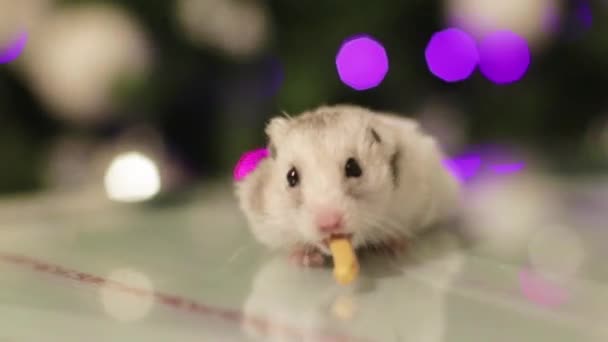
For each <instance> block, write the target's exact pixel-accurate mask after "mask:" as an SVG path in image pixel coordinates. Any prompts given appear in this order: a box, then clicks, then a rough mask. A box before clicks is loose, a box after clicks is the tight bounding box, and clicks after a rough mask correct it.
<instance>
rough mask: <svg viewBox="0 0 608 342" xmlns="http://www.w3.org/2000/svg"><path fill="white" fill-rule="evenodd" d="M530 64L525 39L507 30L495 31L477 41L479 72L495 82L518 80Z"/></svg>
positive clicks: (504, 82) (506, 82)
mask: <svg viewBox="0 0 608 342" xmlns="http://www.w3.org/2000/svg"><path fill="white" fill-rule="evenodd" d="M529 65H530V48H529V47H528V43H527V42H526V40H525V39H524V38H523V37H521V36H519V35H518V34H516V33H514V32H511V31H508V30H500V31H495V32H493V33H491V34H489V35H487V36H486V37H484V38H483V39H482V40H481V41H480V42H479V68H480V71H481V73H482V74H483V75H484V76H485V77H486V78H488V79H489V80H490V81H492V82H494V83H496V84H509V83H513V82H516V81H518V80H520V79H521V78H522V77H523V76H524V74H525V73H526V71H527V70H528V67H529Z"/></svg>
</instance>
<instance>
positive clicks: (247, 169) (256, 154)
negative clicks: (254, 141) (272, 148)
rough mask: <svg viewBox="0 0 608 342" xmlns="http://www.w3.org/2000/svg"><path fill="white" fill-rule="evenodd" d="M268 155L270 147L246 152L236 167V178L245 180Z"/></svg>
mask: <svg viewBox="0 0 608 342" xmlns="http://www.w3.org/2000/svg"><path fill="white" fill-rule="evenodd" d="M266 157H268V149H266V148H259V149H256V150H253V151H248V152H245V153H244V154H243V155H242V156H241V159H239V161H238V162H237V163H236V166H235V167H234V171H233V177H234V180H236V181H240V180H243V179H244V178H245V177H247V175H248V174H250V173H251V172H252V171H253V170H255V168H256V167H257V166H258V164H259V162H260V161H261V160H262V159H264V158H266Z"/></svg>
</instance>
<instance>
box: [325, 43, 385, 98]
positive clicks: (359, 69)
mask: <svg viewBox="0 0 608 342" xmlns="http://www.w3.org/2000/svg"><path fill="white" fill-rule="evenodd" d="M336 67H337V70H338V75H339V76H340V80H341V81H342V82H343V83H344V84H346V85H348V86H349V87H351V88H353V89H355V90H359V91H361V90H367V89H371V88H374V87H377V86H378V85H380V83H382V81H383V80H384V78H385V77H386V74H387V73H388V69H389V61H388V55H387V54H386V50H385V49H384V47H383V46H382V44H381V43H380V42H378V41H377V40H376V39H374V38H373V37H371V36H368V35H359V36H356V37H351V38H349V39H347V40H346V41H345V42H344V43H343V44H342V46H341V47H340V49H339V51H338V54H337V56H336Z"/></svg>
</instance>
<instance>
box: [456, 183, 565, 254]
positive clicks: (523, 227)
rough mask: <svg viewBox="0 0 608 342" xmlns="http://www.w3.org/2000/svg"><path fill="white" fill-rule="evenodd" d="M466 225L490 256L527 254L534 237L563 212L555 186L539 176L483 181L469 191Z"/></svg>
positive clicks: (464, 210) (465, 216) (474, 184)
mask: <svg viewBox="0 0 608 342" xmlns="http://www.w3.org/2000/svg"><path fill="white" fill-rule="evenodd" d="M462 210H463V212H462V213H463V222H464V225H463V227H465V229H466V230H467V231H468V233H469V234H470V236H471V237H472V238H474V239H475V240H477V241H478V242H479V248H480V249H481V250H483V251H484V252H485V253H488V255H491V256H500V257H513V256H514V255H521V253H526V252H527V245H528V242H529V241H530V239H531V237H532V236H533V235H534V233H536V232H537V231H538V227H544V226H547V225H548V224H550V223H552V222H553V220H554V219H555V217H556V215H557V214H558V213H560V211H561V210H562V206H561V202H560V196H559V192H558V190H557V188H556V185H555V183H554V182H553V181H552V180H551V179H550V178H549V177H547V175H545V174H544V173H540V172H529V171H528V172H526V173H519V174H516V175H512V176H510V177H494V176H492V175H490V176H489V177H480V178H479V179H477V180H476V182H474V183H472V184H471V186H470V187H469V189H468V191H467V201H466V205H465V206H464V207H463V208H462Z"/></svg>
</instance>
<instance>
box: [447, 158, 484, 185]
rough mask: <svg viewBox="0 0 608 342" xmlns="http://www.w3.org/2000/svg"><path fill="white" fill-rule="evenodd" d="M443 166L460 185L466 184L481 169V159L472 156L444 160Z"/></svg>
mask: <svg viewBox="0 0 608 342" xmlns="http://www.w3.org/2000/svg"><path fill="white" fill-rule="evenodd" d="M444 166H445V167H446V168H447V169H448V170H449V171H450V172H452V174H453V175H454V176H455V177H456V178H457V179H458V180H460V182H461V183H466V182H467V181H469V180H470V179H471V178H473V177H474V176H475V175H476V174H477V173H478V171H479V169H480V167H481V157H480V156H479V155H475V154H472V155H464V156H459V157H455V158H451V159H446V160H444Z"/></svg>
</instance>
